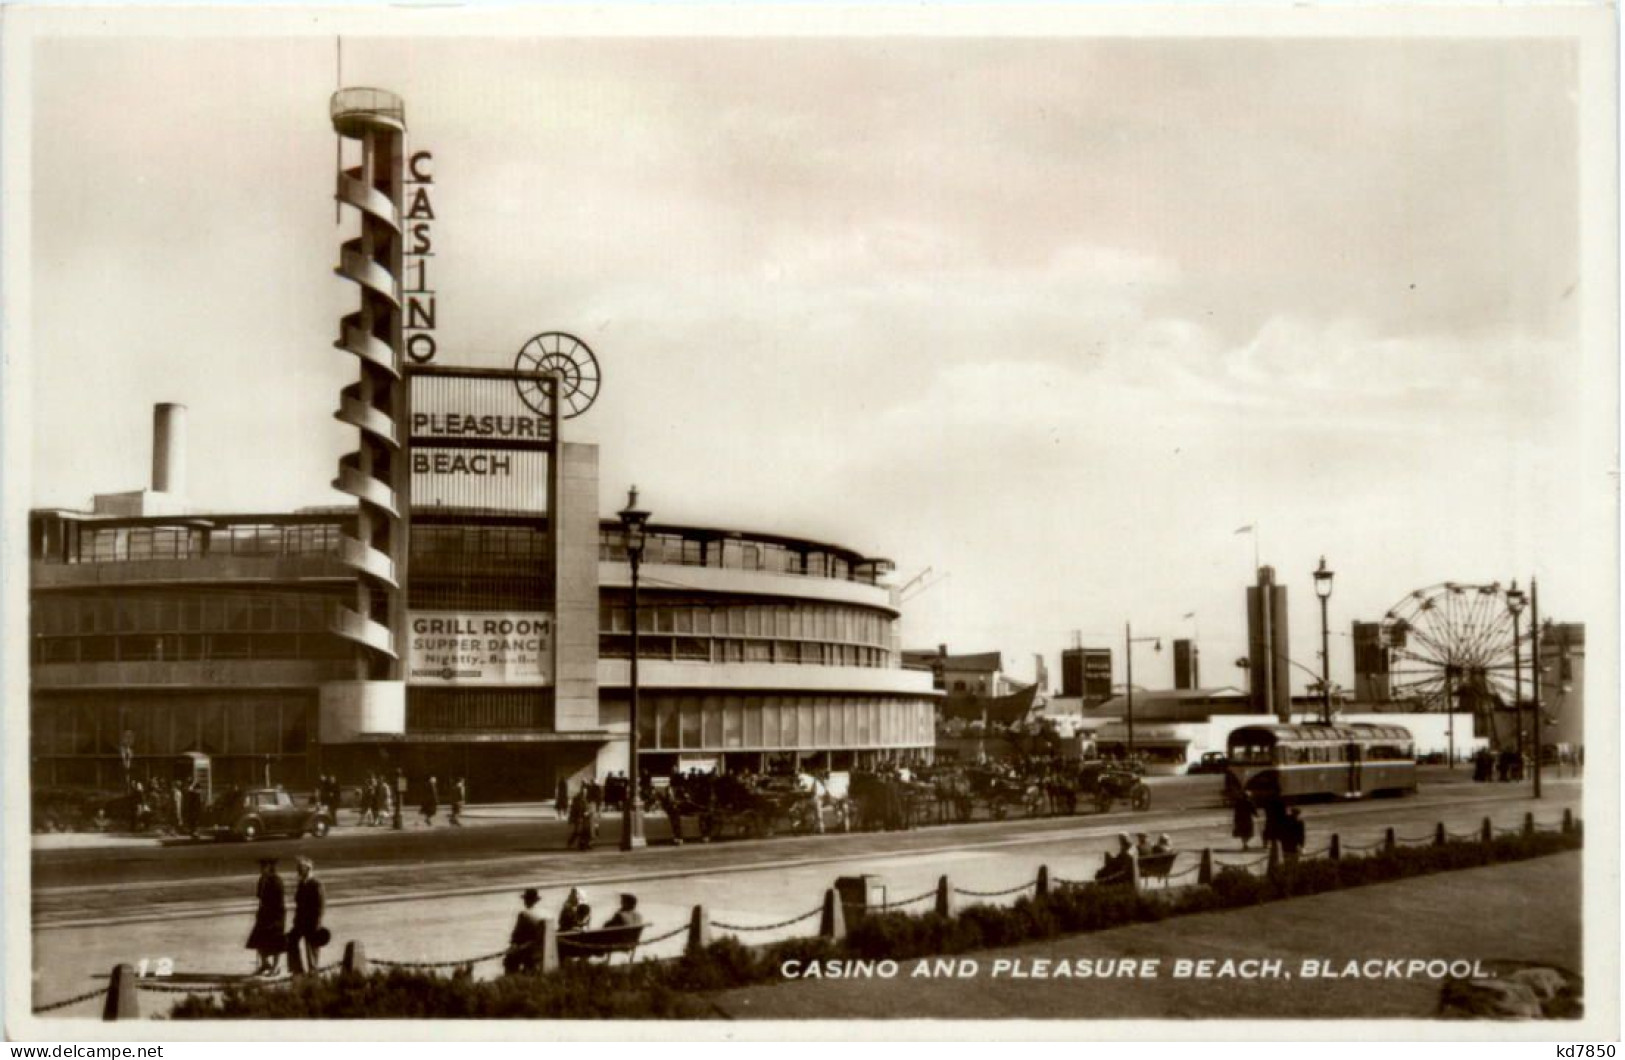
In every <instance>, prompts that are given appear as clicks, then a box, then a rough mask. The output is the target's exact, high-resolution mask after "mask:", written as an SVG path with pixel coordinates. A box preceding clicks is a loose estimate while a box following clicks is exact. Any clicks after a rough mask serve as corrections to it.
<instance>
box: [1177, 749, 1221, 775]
mask: <svg viewBox="0 0 1625 1060" xmlns="http://www.w3.org/2000/svg"><path fill="white" fill-rule="evenodd" d="M1228 765H1229V763H1228V761H1227V760H1226V759H1225V757H1224V752H1223V751H1209V752H1208V753H1207V754H1205V755H1203V756H1202V760H1201V761H1200V762H1192V763H1191V767H1190V768H1189V769H1187V770H1185V772H1186V773H1188V774H1189V773H1223V772H1224V771H1225V769H1226V768H1227V767H1228Z"/></svg>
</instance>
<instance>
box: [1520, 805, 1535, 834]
mask: <svg viewBox="0 0 1625 1060" xmlns="http://www.w3.org/2000/svg"><path fill="white" fill-rule="evenodd" d="M1523 834H1524V835H1534V834H1535V815H1534V813H1533V811H1531V812H1529V813H1526V814H1524V815H1523Z"/></svg>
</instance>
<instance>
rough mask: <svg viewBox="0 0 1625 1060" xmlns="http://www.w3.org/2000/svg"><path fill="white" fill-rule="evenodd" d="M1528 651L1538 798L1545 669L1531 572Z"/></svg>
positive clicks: (1536, 586)
mask: <svg viewBox="0 0 1625 1060" xmlns="http://www.w3.org/2000/svg"><path fill="white" fill-rule="evenodd" d="M1529 651H1530V659H1529V667H1530V670H1531V671H1532V673H1533V676H1534V681H1532V682H1531V684H1532V686H1533V687H1532V688H1531V689H1530V691H1531V692H1532V693H1533V697H1534V702H1533V703H1531V704H1530V706H1532V707H1533V708H1534V715H1535V726H1534V729H1535V798H1537V799H1538V798H1540V761H1541V759H1542V758H1545V757H1546V748H1545V744H1546V741H1545V740H1544V739H1543V738H1542V737H1541V729H1542V728H1544V727H1545V725H1546V722H1545V721H1544V719H1543V717H1542V715H1541V711H1540V675H1541V674H1542V673H1543V672H1545V670H1544V667H1543V666H1542V660H1541V657H1540V655H1541V652H1540V584H1539V583H1538V582H1536V581H1535V576H1534V575H1533V574H1531V575H1530V576H1529Z"/></svg>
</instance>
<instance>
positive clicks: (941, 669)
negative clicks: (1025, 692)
mask: <svg viewBox="0 0 1625 1060" xmlns="http://www.w3.org/2000/svg"><path fill="white" fill-rule="evenodd" d="M903 666H904V667H905V668H907V669H910V670H930V671H931V683H932V685H933V687H935V688H937V689H939V690H941V691H943V692H947V693H948V694H949V695H953V694H956V693H957V694H960V695H973V696H991V697H998V696H1007V695H1009V694H1010V693H1011V692H1014V691H1015V690H1016V689H1018V688H1025V687H1027V686H1025V685H1023V684H1021V683H1020V682H1017V681H1012V680H1011V679H1010V678H1008V677H1006V676H1005V674H1004V656H1003V654H1002V653H1000V652H996V651H984V652H976V653H974V654H971V655H950V654H948V646H947V645H946V644H943V645H939V646H938V647H937V649H936V650H935V651H930V650H928V649H918V648H913V649H905V650H904V651H903Z"/></svg>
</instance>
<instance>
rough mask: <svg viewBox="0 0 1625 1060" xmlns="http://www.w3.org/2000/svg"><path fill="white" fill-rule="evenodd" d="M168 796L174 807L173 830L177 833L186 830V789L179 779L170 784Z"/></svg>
mask: <svg viewBox="0 0 1625 1060" xmlns="http://www.w3.org/2000/svg"><path fill="white" fill-rule="evenodd" d="M169 798H170V801H171V802H172V803H173V804H174V807H175V832H176V834H177V835H178V834H180V833H181V832H184V831H185V830H186V789H185V788H184V787H182V786H181V782H180V781H179V780H176V781H175V782H174V783H173V784H171V785H170V791H169Z"/></svg>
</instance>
